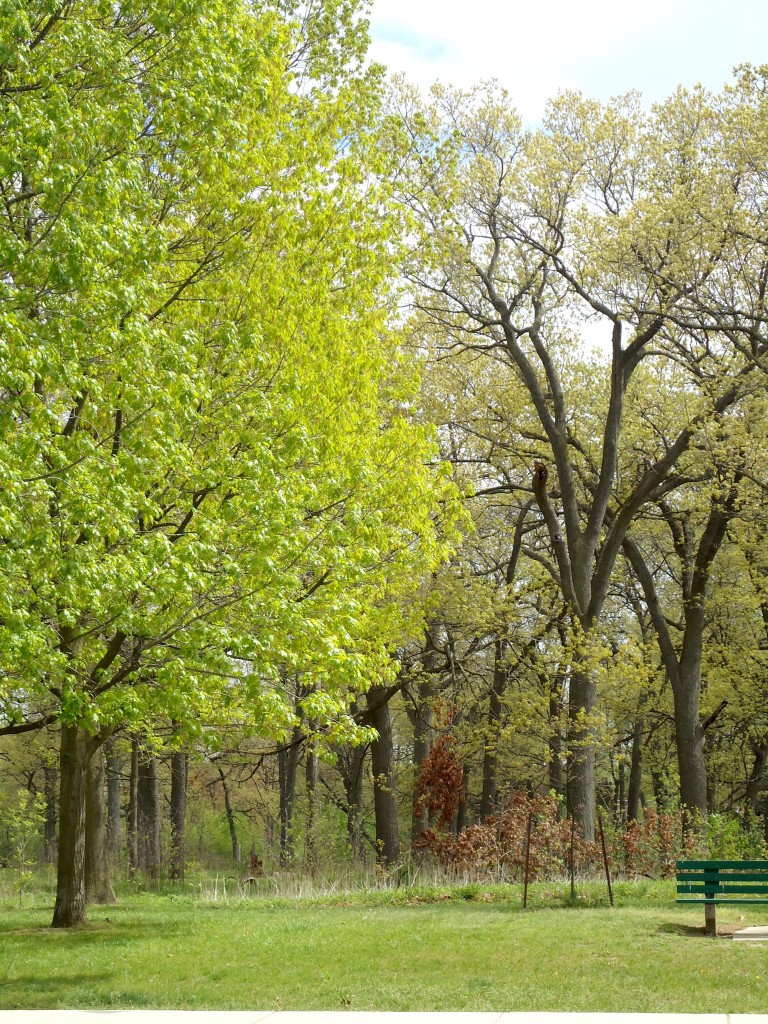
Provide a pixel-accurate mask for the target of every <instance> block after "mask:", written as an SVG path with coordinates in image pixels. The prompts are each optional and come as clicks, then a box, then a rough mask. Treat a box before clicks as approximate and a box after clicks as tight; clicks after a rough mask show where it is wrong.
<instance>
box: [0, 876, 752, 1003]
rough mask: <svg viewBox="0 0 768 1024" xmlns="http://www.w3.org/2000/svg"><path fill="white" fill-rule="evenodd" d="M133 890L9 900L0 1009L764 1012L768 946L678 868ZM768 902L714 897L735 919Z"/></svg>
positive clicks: (0, 933)
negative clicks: (275, 889)
mask: <svg viewBox="0 0 768 1024" xmlns="http://www.w3.org/2000/svg"><path fill="white" fill-rule="evenodd" d="M579 893H580V900H579V905H577V906H566V905H565V904H566V903H567V899H566V897H567V887H566V886H552V885H544V884H542V885H538V886H535V887H534V890H533V894H532V898H531V905H530V906H529V908H528V909H527V910H523V908H522V906H521V897H520V890H519V887H511V886H510V887H501V886H496V887H491V888H483V887H481V886H467V887H464V888H463V889H458V890H448V889H438V888H428V889H423V890H419V889H393V890H382V891H377V892H370V893H358V894H354V895H335V896H328V897H325V898H315V899H306V898H305V899H301V900H296V899H292V900H286V899H275V898H269V897H265V896H260V897H259V896H257V897H254V898H252V899H231V898H230V899H226V900H223V899H221V897H220V895H218V894H217V900H215V901H214V900H212V899H211V898H210V895H209V897H208V898H205V896H204V895H201V896H197V897H195V896H193V895H174V894H164V895H152V894H140V895H133V896H128V897H124V898H122V899H121V902H120V904H119V905H118V906H115V907H109V908H93V909H92V910H91V912H90V923H89V924H88V925H87V926H86V927H85V928H83V929H78V930H74V931H71V932H66V931H54V930H52V929H50V928H48V927H47V925H48V923H49V920H50V912H51V908H50V907H49V906H47V907H43V906H42V905H41V906H34V907H28V908H23V907H22V908H12V907H9V906H8V905H6V906H5V907H4V908H3V909H2V911H1V912H0V1008H3V1009H27V1008H28V1009H32V1008H35V1009H47V1008H64V1007H69V1008H75V1007H83V1008H86V1007H87V1008H96V1007H103V1008H112V1009H117V1008H129V1007H135V1008H141V1007H154V1008H179V1009H307V1010H312V1009H325V1010H333V1009H354V1010H498V1011H501V1010H594V1011H617V1012H618V1011H630V1010H632V1011H636V1012H638V1011H639V1012H654V1011H656V1012H658V1011H669V1012H689V1013H691V1012H693V1013H707V1012H710V1013H711V1012H731V1013H737V1012H740V1013H751V1012H765V1008H766V1006H768V945H764V944H762V943H736V942H732V941H731V940H729V939H724V938H723V939H718V940H713V939H708V938H705V937H704V936H703V934H702V931H703V929H702V925H703V916H704V915H703V911H702V910H701V908H696V909H687V908H682V907H677V906H675V903H674V887H673V886H671V885H670V884H669V883H640V884H639V885H634V884H630V883H624V884H621V885H619V886H618V891H617V905H616V906H615V907H614V908H613V909H611V908H610V907H608V906H607V905H605V904H606V903H607V901H606V900H605V897H604V891H603V890H601V889H600V887H598V886H591V885H590V886H581V887H580V890H579ZM740 914H744V917H745V920H744V921H743V922H742V923H741V926H743V925H749V924H760V923H764V924H768V907H762V908H761V907H756V908H754V910H751V909H750V908H748V909H747V912H746V913H745V912H744V910H743V908H734V909H733V910H722V909H721V910H719V911H718V923H719V924H722V925H723V926H724V927H725V929H727V927H728V925H729V924H730V925H731V927H732V926H733V925H734V924H736V923H737V922H738V921H739V917H740Z"/></svg>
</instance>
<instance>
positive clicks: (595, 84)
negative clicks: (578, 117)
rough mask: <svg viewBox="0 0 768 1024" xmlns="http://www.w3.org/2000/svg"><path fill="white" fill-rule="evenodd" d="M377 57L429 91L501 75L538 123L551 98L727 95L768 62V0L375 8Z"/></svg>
mask: <svg viewBox="0 0 768 1024" xmlns="http://www.w3.org/2000/svg"><path fill="white" fill-rule="evenodd" d="M371 35H372V46H371V51H370V52H371V56H372V58H373V59H374V60H377V61H380V62H381V63H383V64H386V65H387V67H388V68H389V69H390V71H393V72H403V73H405V75H406V77H407V78H408V79H409V80H410V81H411V82H414V83H415V84H417V85H419V86H421V87H422V88H423V89H427V88H428V87H429V86H430V85H431V84H432V82H434V81H435V80H440V81H442V82H444V83H453V84H455V85H460V86H469V85H472V84H474V83H476V82H479V81H480V80H481V79H484V78H496V79H498V81H499V82H500V83H501V85H503V86H505V87H506V88H507V89H508V90H509V92H510V93H511V94H512V99H513V101H514V103H515V105H516V107H517V109H518V110H519V111H520V113H521V114H522V115H523V117H524V118H525V119H526V120H527V121H529V122H535V121H537V120H539V118H540V117H541V115H542V113H543V111H544V106H545V103H546V101H547V99H548V98H550V97H554V96H556V95H557V93H558V91H560V90H563V89H577V90H580V91H581V92H583V93H584V94H585V95H587V96H590V97H592V98H595V99H599V100H607V99H609V98H610V97H611V96H616V95H620V94H622V93H625V92H628V91H629V90H632V89H637V90H639V91H640V92H641V93H642V95H643V98H644V100H645V101H646V102H647V103H648V104H650V103H652V102H656V101H659V100H663V99H665V98H666V97H667V96H669V95H670V94H671V93H672V92H673V91H674V90H675V88H676V87H677V86H678V85H684V86H687V87H690V86H693V85H696V84H697V83H701V84H702V85H704V86H706V87H707V88H709V89H711V90H713V91H716V90H718V89H720V88H721V86H722V85H723V83H724V82H726V81H730V80H731V77H732V76H731V71H732V69H733V67H734V66H735V65H736V64H741V63H745V62H748V63H752V64H760V63H763V62H765V63H768V0H582V2H579V0H523V2H516V0H506V2H505V0H373V6H372V11H371Z"/></svg>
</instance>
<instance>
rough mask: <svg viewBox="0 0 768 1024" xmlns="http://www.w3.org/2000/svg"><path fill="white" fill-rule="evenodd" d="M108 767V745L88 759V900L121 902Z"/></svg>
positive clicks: (86, 802)
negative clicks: (113, 871) (111, 842)
mask: <svg viewBox="0 0 768 1024" xmlns="http://www.w3.org/2000/svg"><path fill="white" fill-rule="evenodd" d="M105 801H106V770H105V764H104V748H103V747H99V749H98V750H97V751H95V753H94V754H92V756H91V758H90V761H89V762H88V771H87V782H86V794H85V899H86V902H87V903H102V904H109V903H115V902H117V901H116V899H115V892H114V889H113V888H112V882H111V881H110V877H109V859H108V857H107V820H106V814H105V810H106V804H105Z"/></svg>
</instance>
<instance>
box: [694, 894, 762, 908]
mask: <svg viewBox="0 0 768 1024" xmlns="http://www.w3.org/2000/svg"><path fill="white" fill-rule="evenodd" d="M675 903H708V904H709V905H710V906H714V905H715V904H716V903H720V904H721V905H722V906H728V905H730V904H733V906H744V907H750V906H755V907H759V906H760V905H761V904H764V903H765V904H768V900H764V899H755V898H754V897H753V898H752V899H749V900H740V899H732V900H729V899H727V898H726V899H720V898H719V897H713V898H711V899H707V898H706V897H704V896H700V897H695V896H691V897H690V898H689V899H686V898H685V897H682V898H681V897H678V898H677V899H676V900H675Z"/></svg>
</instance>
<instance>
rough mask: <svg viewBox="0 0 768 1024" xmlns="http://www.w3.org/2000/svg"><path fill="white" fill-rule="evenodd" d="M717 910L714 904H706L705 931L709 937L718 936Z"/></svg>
mask: <svg viewBox="0 0 768 1024" xmlns="http://www.w3.org/2000/svg"><path fill="white" fill-rule="evenodd" d="M716 910H717V908H716V905H715V904H714V903H705V904H704V931H705V932H706V933H707V935H717V922H716V920H715V913H716Z"/></svg>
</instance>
